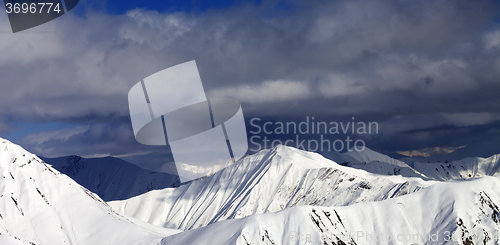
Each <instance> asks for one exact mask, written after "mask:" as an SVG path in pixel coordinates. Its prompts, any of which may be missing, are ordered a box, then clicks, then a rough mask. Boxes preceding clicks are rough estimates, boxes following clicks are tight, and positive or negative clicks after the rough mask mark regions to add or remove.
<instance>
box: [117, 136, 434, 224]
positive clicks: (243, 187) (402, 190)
mask: <svg viewBox="0 0 500 245" xmlns="http://www.w3.org/2000/svg"><path fill="white" fill-rule="evenodd" d="M433 183H434V182H426V181H423V180H422V179H419V178H403V177H401V176H382V175H376V174H371V173H368V172H365V171H362V170H357V169H353V168H349V167H345V166H340V165H338V164H336V163H335V162H333V161H330V160H328V159H325V158H324V157H322V156H321V155H319V154H316V153H311V152H305V151H301V150H298V149H295V148H291V147H286V146H281V145H279V146H277V147H275V148H273V149H271V150H264V151H261V152H259V153H257V154H255V155H252V156H248V157H246V158H244V159H242V160H240V161H238V162H237V163H236V164H234V165H232V166H230V167H227V168H225V169H223V170H221V171H219V172H217V173H215V174H214V175H212V176H209V177H205V178H203V179H199V180H195V181H192V182H189V183H187V184H185V185H181V186H179V187H177V188H166V189H163V190H154V191H150V192H148V193H145V194H143V195H140V196H137V197H133V198H131V199H127V200H124V201H114V202H110V203H109V204H110V205H111V206H112V207H114V208H115V209H116V210H117V211H119V212H121V213H124V214H125V215H127V216H132V217H135V218H137V219H139V220H142V221H145V222H148V223H151V224H154V225H158V226H163V227H168V228H176V229H182V230H187V229H193V228H198V227H203V226H206V225H208V224H212V223H215V222H217V221H221V220H226V219H236V218H243V217H247V216H249V215H254V214H262V213H269V212H276V211H280V210H283V209H285V208H290V207H294V206H300V205H315V206H345V205H350V204H354V203H359V202H369V201H379V200H385V199H388V198H393V197H396V196H401V195H405V194H408V193H412V192H415V191H418V190H420V189H422V188H425V187H427V186H430V185H431V184H433Z"/></svg>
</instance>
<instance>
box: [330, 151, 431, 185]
mask: <svg viewBox="0 0 500 245" xmlns="http://www.w3.org/2000/svg"><path fill="white" fill-rule="evenodd" d="M322 154H323V155H324V156H325V157H326V158H328V159H330V160H332V161H335V162H337V163H339V164H341V165H344V166H348V167H352V168H357V169H363V170H365V171H368V172H370V173H376V174H383V175H401V176H404V177H418V178H422V179H425V180H427V179H429V178H428V177H427V176H425V175H424V174H422V173H420V172H419V171H417V170H415V169H414V168H412V167H410V166H409V165H408V164H406V163H405V162H402V161H399V160H397V159H394V158H391V157H389V156H387V155H384V154H382V153H379V152H376V151H373V150H371V149H369V148H366V147H365V148H364V150H363V151H360V152H358V151H355V150H352V151H351V152H346V153H338V152H334V151H332V152H323V153H322Z"/></svg>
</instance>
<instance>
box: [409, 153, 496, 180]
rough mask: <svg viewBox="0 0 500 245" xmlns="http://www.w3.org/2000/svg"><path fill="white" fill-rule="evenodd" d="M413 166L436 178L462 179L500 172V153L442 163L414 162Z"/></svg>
mask: <svg viewBox="0 0 500 245" xmlns="http://www.w3.org/2000/svg"><path fill="white" fill-rule="evenodd" d="M413 165H414V168H415V169H417V170H418V171H420V172H421V173H424V174H425V175H427V176H429V177H431V178H433V179H436V180H464V179H470V178H478V177H483V176H488V175H489V176H493V175H497V174H499V173H500V154H498V155H493V156H491V157H488V158H482V157H468V158H465V159H462V160H458V161H452V162H443V163H439V162H438V163H420V162H415V163H414V164H413Z"/></svg>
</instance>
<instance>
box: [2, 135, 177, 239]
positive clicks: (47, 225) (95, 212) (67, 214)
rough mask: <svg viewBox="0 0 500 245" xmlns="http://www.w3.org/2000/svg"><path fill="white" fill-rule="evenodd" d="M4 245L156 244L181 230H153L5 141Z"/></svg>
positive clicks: (3, 176)
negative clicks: (120, 212)
mask: <svg viewBox="0 0 500 245" xmlns="http://www.w3.org/2000/svg"><path fill="white" fill-rule="evenodd" d="M0 142H1V143H0V241H1V244H21V242H22V243H27V244H28V243H29V244H36V245H40V244H42V245H54V244H79V245H80V244H83V245H85V244H92V245H93V244H121V245H123V244H130V245H136V244H148V245H149V244H155V243H156V242H158V241H159V240H160V239H161V237H164V236H166V235H169V234H171V233H175V232H177V231H172V230H162V229H157V228H151V226H150V225H149V224H144V223H143V222H139V221H133V220H132V219H128V218H126V217H124V216H123V215H121V214H118V213H116V212H115V211H113V209H112V208H111V207H109V206H108V205H107V204H106V203H105V202H104V201H102V200H101V199H100V198H99V197H98V196H96V195H95V194H93V193H91V192H90V191H88V190H87V189H85V188H83V187H81V186H80V185H78V184H77V183H76V182H75V181H73V180H72V179H71V178H69V177H68V176H66V175H63V174H61V173H59V172H58V171H57V170H55V169H54V168H52V167H51V166H50V165H48V164H46V163H44V162H43V161H42V160H40V159H39V158H38V157H36V156H35V155H33V154H30V153H28V152H26V151H25V150H24V149H22V148H21V147H19V146H17V145H14V144H12V143H10V142H9V141H7V140H3V139H0Z"/></svg>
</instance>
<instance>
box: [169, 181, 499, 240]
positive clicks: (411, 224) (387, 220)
mask: <svg viewBox="0 0 500 245" xmlns="http://www.w3.org/2000/svg"><path fill="white" fill-rule="evenodd" d="M499 206H500V181H499V177H489V176H487V177H484V178H482V179H477V180H473V181H463V182H456V181H454V182H445V183H438V184H435V185H433V186H431V187H429V188H426V189H423V190H421V191H419V192H415V193H412V194H408V195H405V196H401V197H396V198H393V199H388V200H384V201H380V202H365V203H359V204H355V205H351V206H344V207H312V206H300V207H294V208H290V209H285V210H283V211H280V212H277V213H269V214H261V215H252V216H250V217H246V218H243V219H235V220H225V221H221V222H218V223H215V224H211V225H209V226H207V227H203V228H199V229H194V230H189V231H185V232H183V233H179V234H176V235H173V236H170V237H166V238H164V239H163V240H162V244H163V245H168V244H198V245H203V244H217V245H224V244H227V245H229V244H231V245H233V244H238V245H239V244H241V245H248V244H252V245H257V244H283V245H285V244H334V245H339V244H342V245H344V244H350V245H353V244H358V245H364V244H366V245H372V244H408V245H409V244H432V245H434V244H435V245H442V244H455V245H456V244H460V245H472V244H484V245H493V244H498V242H499V240H498V238H499V231H500V215H499V212H500V210H499Z"/></svg>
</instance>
